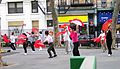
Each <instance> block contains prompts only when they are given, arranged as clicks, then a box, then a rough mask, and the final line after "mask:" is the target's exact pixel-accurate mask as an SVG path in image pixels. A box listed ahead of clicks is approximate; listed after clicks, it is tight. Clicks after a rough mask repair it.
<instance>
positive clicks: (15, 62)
mask: <svg viewBox="0 0 120 69" xmlns="http://www.w3.org/2000/svg"><path fill="white" fill-rule="evenodd" d="M5 50H7V49H5ZM119 51H120V50H113V56H111V57H108V56H107V52H106V53H102V50H101V49H80V53H81V55H82V56H96V59H97V69H119V67H120V65H119V64H120V55H119V54H120V53H119ZM16 52H19V53H16V54H11V55H7V56H4V57H3V60H4V61H5V62H7V63H8V64H11V65H9V66H6V67H1V68H0V69H70V63H69V62H70V56H72V53H70V54H68V55H65V50H64V49H63V48H57V49H56V52H57V55H58V56H57V57H55V58H48V53H47V51H46V49H43V50H42V51H38V50H36V52H34V53H32V52H31V49H29V50H28V55H27V56H25V55H24V54H23V49H22V48H18V49H17V51H16Z"/></svg>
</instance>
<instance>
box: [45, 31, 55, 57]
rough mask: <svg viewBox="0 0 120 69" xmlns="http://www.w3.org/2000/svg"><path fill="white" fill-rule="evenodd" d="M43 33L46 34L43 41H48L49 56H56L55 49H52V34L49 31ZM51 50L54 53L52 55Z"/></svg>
mask: <svg viewBox="0 0 120 69" xmlns="http://www.w3.org/2000/svg"><path fill="white" fill-rule="evenodd" d="M45 35H46V38H45V40H44V41H43V43H48V45H49V47H48V49H47V52H48V54H49V58H53V57H56V56H57V55H56V52H55V49H54V44H53V38H52V36H50V35H49V31H45ZM51 51H52V52H53V53H54V56H52V54H51Z"/></svg>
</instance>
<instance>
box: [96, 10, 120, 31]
mask: <svg viewBox="0 0 120 69" xmlns="http://www.w3.org/2000/svg"><path fill="white" fill-rule="evenodd" d="M112 15H113V10H101V11H100V10H99V11H98V14H97V17H98V18H97V19H98V20H97V25H98V31H99V33H100V31H101V27H102V25H103V24H104V23H105V21H106V20H108V19H112ZM119 25H120V13H119V15H118V21H117V25H116V29H118V28H120V26H119Z"/></svg>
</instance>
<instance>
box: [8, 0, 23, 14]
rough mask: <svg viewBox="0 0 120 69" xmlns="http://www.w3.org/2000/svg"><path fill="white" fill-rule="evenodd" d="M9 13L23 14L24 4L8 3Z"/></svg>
mask: <svg viewBox="0 0 120 69" xmlns="http://www.w3.org/2000/svg"><path fill="white" fill-rule="evenodd" d="M8 13H9V14H11V13H23V2H8Z"/></svg>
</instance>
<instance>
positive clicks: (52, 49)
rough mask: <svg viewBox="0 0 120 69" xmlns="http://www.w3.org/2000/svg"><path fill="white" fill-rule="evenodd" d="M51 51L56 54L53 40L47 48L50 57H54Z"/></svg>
mask: <svg viewBox="0 0 120 69" xmlns="http://www.w3.org/2000/svg"><path fill="white" fill-rule="evenodd" d="M51 51H52V52H53V53H54V55H56V52H55V49H54V45H53V42H51V43H49V47H48V49H47V52H48V54H49V56H50V57H52V54H51Z"/></svg>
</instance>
